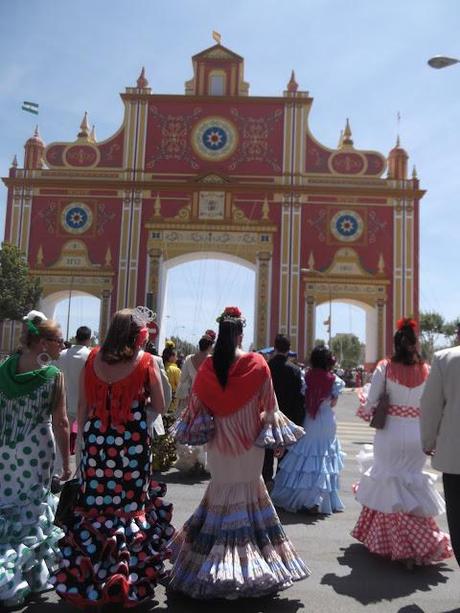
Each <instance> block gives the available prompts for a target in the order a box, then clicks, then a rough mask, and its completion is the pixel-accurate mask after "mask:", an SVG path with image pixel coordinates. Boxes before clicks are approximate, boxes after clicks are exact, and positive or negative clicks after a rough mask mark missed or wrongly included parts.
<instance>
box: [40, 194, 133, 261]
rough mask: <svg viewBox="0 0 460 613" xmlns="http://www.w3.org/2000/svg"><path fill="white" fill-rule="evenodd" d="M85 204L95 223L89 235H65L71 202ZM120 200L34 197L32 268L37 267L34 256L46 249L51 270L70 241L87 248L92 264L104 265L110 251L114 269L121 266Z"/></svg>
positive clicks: (67, 233) (45, 253)
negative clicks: (64, 213)
mask: <svg viewBox="0 0 460 613" xmlns="http://www.w3.org/2000/svg"><path fill="white" fill-rule="evenodd" d="M77 201H79V202H83V203H84V204H86V205H87V206H88V207H89V208H90V210H91V212H92V215H93V222H92V225H91V227H90V228H89V229H88V231H87V232H83V233H82V234H73V233H70V232H66V230H65V229H64V228H63V226H62V224H61V217H62V211H63V208H64V207H65V206H66V205H67V204H69V203H71V202H77ZM121 207H122V201H121V199H116V198H113V199H108V198H104V199H97V200H96V199H93V198H79V199H77V198H69V197H52V196H35V197H34V198H33V201H32V227H33V231H32V232H31V233H30V243H29V244H30V252H31V254H33V256H32V257H33V260H31V264H32V265H33V266H35V255H36V253H37V251H38V248H39V247H40V245H41V246H42V248H43V255H44V261H43V265H44V266H45V267H46V266H49V265H52V264H53V263H54V262H56V261H57V259H58V258H59V255H60V253H61V250H62V247H63V245H64V244H65V243H66V242H67V241H70V240H73V239H76V240H81V241H83V242H84V243H85V245H87V247H88V254H89V257H90V259H91V261H92V262H93V264H100V265H101V266H103V265H104V262H105V254H106V252H107V248H108V247H110V250H111V252H112V262H113V265H114V267H116V263H117V262H118V254H119V243H120V225H121Z"/></svg>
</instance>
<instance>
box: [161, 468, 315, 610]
mask: <svg viewBox="0 0 460 613" xmlns="http://www.w3.org/2000/svg"><path fill="white" fill-rule="evenodd" d="M210 490H211V491H210ZM211 501H212V502H211ZM170 547H171V549H172V560H173V561H174V568H173V571H172V574H171V581H170V584H169V588H170V589H171V590H173V591H178V592H182V593H184V594H187V595H188V596H190V597H192V598H197V599H204V600H206V599H212V598H242V597H260V596H264V595H268V594H273V593H275V592H277V591H281V590H284V589H287V588H288V587H290V586H291V585H292V584H293V582H294V581H300V580H302V579H305V578H306V577H308V576H309V575H310V571H309V569H308V568H307V566H306V565H305V564H304V562H303V561H302V560H301V558H300V557H299V556H298V555H297V553H296V552H295V550H294V548H293V546H292V545H291V543H290V541H289V539H288V538H287V536H286V534H285V533H284V530H283V528H282V526H281V524H280V523H279V519H278V516H277V515H276V512H275V509H274V508H273V505H272V504H271V501H270V498H269V497H268V494H267V492H266V490H265V486H264V485H263V482H262V480H261V479H259V480H258V481H256V482H254V481H251V482H247V483H242V484H236V485H235V484H231V485H230V484H224V483H222V482H221V483H216V484H213V483H212V482H211V484H210V486H209V488H208V492H207V494H206V495H205V497H204V499H203V501H202V503H201V504H200V506H199V507H198V508H197V510H196V511H195V513H194V514H193V515H192V517H191V518H190V519H189V520H188V521H187V522H186V524H185V525H184V527H183V528H182V530H181V531H180V532H178V533H177V535H176V536H175V537H174V539H173V540H172V542H171V543H170Z"/></svg>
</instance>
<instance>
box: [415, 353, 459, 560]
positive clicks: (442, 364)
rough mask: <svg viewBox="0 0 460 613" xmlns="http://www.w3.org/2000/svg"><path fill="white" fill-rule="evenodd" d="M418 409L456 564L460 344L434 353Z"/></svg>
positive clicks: (423, 438) (424, 447) (457, 555)
mask: <svg viewBox="0 0 460 613" xmlns="http://www.w3.org/2000/svg"><path fill="white" fill-rule="evenodd" d="M420 410H421V417H420V430H421V436H422V447H423V450H424V451H425V453H426V454H427V455H430V456H432V461H431V463H432V466H433V468H436V470H439V471H441V472H442V480H443V485H444V497H445V499H446V513H447V523H448V525H449V532H450V538H451V541H452V548H453V550H454V553H455V557H456V558H457V562H458V563H459V564H460V455H459V453H458V443H459V439H460V347H451V348H450V349H443V350H441V351H437V352H436V353H435V354H434V357H433V362H432V364H431V371H430V376H429V377H428V379H427V382H426V384H425V389H424V391H423V396H422V400H421V404H420Z"/></svg>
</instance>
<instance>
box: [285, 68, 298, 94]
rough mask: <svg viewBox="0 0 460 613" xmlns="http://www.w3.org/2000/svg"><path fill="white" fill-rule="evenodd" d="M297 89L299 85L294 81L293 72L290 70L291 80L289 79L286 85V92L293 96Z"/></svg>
mask: <svg viewBox="0 0 460 613" xmlns="http://www.w3.org/2000/svg"><path fill="white" fill-rule="evenodd" d="M298 89H299V84H298V83H297V81H296V80H295V72H294V70H292V72H291V78H290V79H289V83H288V84H287V90H288V92H290V93H291V94H294V93H295V92H296V91H297V90H298Z"/></svg>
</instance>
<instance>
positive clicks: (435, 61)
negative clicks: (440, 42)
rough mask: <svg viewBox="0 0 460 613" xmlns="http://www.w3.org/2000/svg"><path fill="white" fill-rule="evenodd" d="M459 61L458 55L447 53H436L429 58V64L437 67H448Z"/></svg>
mask: <svg viewBox="0 0 460 613" xmlns="http://www.w3.org/2000/svg"><path fill="white" fill-rule="evenodd" d="M458 63H460V60H458V59H457V58H456V57H448V56H446V55H435V56H434V57H431V58H430V59H429V60H428V65H429V66H431V68H436V69H440V68H447V67H448V66H453V65H454V64H458Z"/></svg>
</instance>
